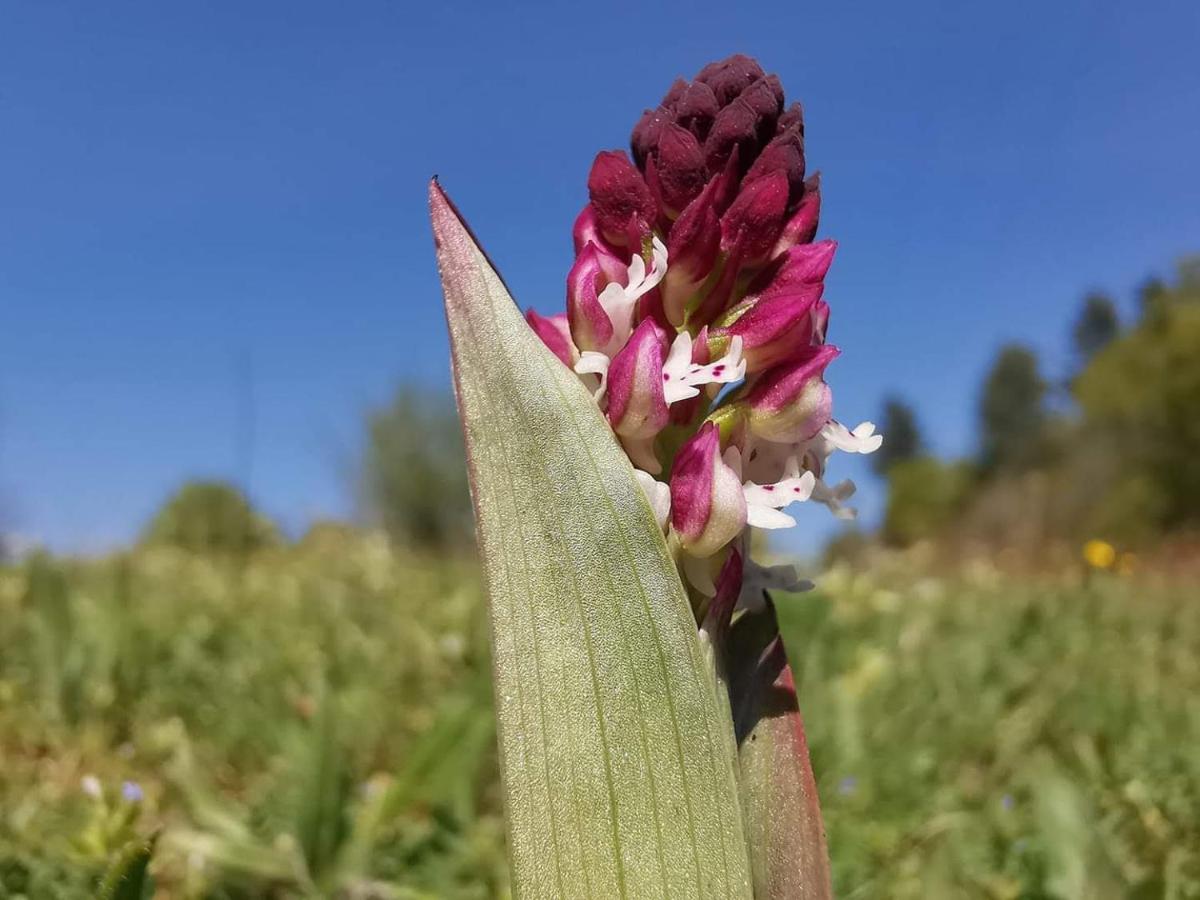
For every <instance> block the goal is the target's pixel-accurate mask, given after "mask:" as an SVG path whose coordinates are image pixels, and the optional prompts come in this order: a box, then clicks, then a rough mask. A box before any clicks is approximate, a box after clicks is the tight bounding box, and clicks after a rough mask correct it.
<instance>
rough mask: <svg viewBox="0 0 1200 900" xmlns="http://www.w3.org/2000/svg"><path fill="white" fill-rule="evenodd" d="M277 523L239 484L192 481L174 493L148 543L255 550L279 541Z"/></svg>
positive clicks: (147, 537) (159, 514)
mask: <svg viewBox="0 0 1200 900" xmlns="http://www.w3.org/2000/svg"><path fill="white" fill-rule="evenodd" d="M278 539H279V535H278V533H277V532H276V530H275V526H274V525H272V524H271V522H270V521H269V520H268V519H266V518H265V517H264V516H262V515H260V514H259V513H257V512H256V511H255V510H254V507H252V506H251V505H250V501H249V500H248V499H246V495H245V494H243V493H242V492H241V491H240V490H239V489H238V488H237V487H235V486H234V485H232V484H228V483H227V482H223V481H191V482H188V483H187V484H185V485H184V486H183V487H181V488H180V489H179V490H178V491H177V492H176V493H175V494H173V495H172V496H171V497H170V498H169V499H168V500H167V502H166V503H165V504H163V506H162V508H161V509H160V510H159V511H158V512H157V513H156V514H155V515H154V518H153V519H152V520H151V522H150V524H149V526H147V528H146V532H145V535H144V540H145V542H146V543H148V544H158V545H163V546H169V547H177V548H179V549H181V550H188V551H190V552H193V553H252V552H254V551H256V550H260V549H262V548H263V547H267V546H270V545H271V544H273V543H276V542H277V541H278Z"/></svg>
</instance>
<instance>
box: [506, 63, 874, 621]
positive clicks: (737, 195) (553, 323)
mask: <svg viewBox="0 0 1200 900" xmlns="http://www.w3.org/2000/svg"><path fill="white" fill-rule="evenodd" d="M630 149H631V151H632V154H631V155H626V154H625V153H624V152H621V151H604V152H602V153H600V154H598V155H597V157H596V159H595V162H594V163H593V165H592V169H591V172H590V173H589V175H588V195H589V200H588V204H587V205H586V206H585V207H584V209H583V211H582V212H581V213H580V214H579V216H578V218H577V219H576V220H575V224H574V228H573V231H572V237H573V241H574V247H575V254H576V256H575V262H574V265H573V266H572V267H571V270H570V273H569V274H568V276H567V304H566V306H567V308H566V312H565V313H560V314H558V315H554V316H543V315H540V314H538V313H536V312H530V313H529V315H528V321H529V324H530V327H531V328H533V329H534V331H536V332H537V334H538V335H539V336H540V337H541V338H542V341H543V342H544V343H545V344H546V346H547V347H548V348H549V349H550V350H551V352H553V354H554V355H555V356H556V357H557V358H558V359H559V360H561V361H562V362H563V364H564V365H566V366H568V367H570V368H571V369H573V370H574V371H575V372H576V373H577V374H578V375H579V377H580V379H581V380H582V381H583V383H584V384H585V386H586V387H587V389H588V390H589V391H591V393H592V395H593V397H594V398H595V402H596V404H597V405H598V406H599V409H600V411H601V412H602V413H603V415H604V416H605V418H606V420H607V421H608V423H609V425H610V427H611V428H612V432H613V436H614V438H615V439H616V440H617V441H619V442H620V445H621V446H622V448H623V449H624V451H625V453H626V455H627V456H628V457H629V459H630V461H631V462H632V463H633V465H634V467H635V471H636V476H637V479H638V482H639V483H640V484H641V486H642V488H643V490H644V491H645V493H646V497H647V500H648V502H649V504H650V508H651V509H652V510H653V512H654V515H655V519H656V521H657V522H658V523H659V525H660V527H661V528H663V530H664V531H665V532H666V533H667V536H668V538H669V540H670V542H671V545H672V546H673V547H674V548H675V549H676V550H677V552H678V554H679V560H680V566H681V568H682V569H683V570H684V571H685V574H686V576H687V580H688V582H689V583H690V584H691V585H692V587H693V589H694V590H697V591H698V592H699V593H700V594H702V595H704V596H711V594H712V592H713V591H714V590H715V589H716V588H715V581H714V579H715V576H716V573H717V572H718V571H722V572H728V571H733V570H731V569H726V568H725V567H724V566H725V562H724V561H725V560H726V559H727V557H728V555H729V552H731V551H729V550H728V548H730V547H731V546H733V545H735V544H737V545H738V546H741V545H742V544H741V543H739V541H740V540H741V538H742V536H743V535H745V534H746V530H747V528H748V527H755V528H762V529H768V530H773V529H780V528H787V527H790V526H792V525H795V524H796V516H797V515H799V513H798V512H797V509H799V508H800V507H799V506H798V504H801V503H805V502H807V501H811V502H812V503H816V504H821V505H824V506H826V507H828V508H829V510H830V511H831V512H832V513H833V514H834V515H835V516H837V517H841V518H845V517H849V516H852V515H853V510H852V509H850V508H849V507H848V506H846V501H847V500H848V499H849V497H850V496H851V494H852V493H853V491H854V486H853V483H851V482H848V481H846V482H841V483H838V484H834V485H832V486H831V485H830V483H828V482H827V481H826V480H825V479H826V467H827V464H828V460H829V457H830V456H831V454H833V453H834V452H836V451H842V452H846V453H871V452H873V451H874V450H876V449H878V447H879V445H880V443H881V441H882V437H881V436H880V435H878V434H876V433H875V428H874V425H872V424H871V423H870V422H864V423H862V424H861V425H858V426H856V427H855V428H853V429H850V428H847V427H846V426H845V425H842V424H841V423H840V422H838V421H837V420H835V419H834V418H833V414H832V413H833V392H832V390H831V388H830V386H829V385H828V384H827V383H826V381H825V370H826V368H827V367H828V365H829V363H830V362H832V361H833V360H834V359H835V358H836V357H837V356H838V354H839V353H840V351H839V350H838V348H836V347H834V346H832V345H830V344H827V343H826V332H827V330H828V327H829V310H830V307H829V303H828V302H827V300H826V298H825V277H826V274H827V273H828V271H829V269H830V266H831V265H832V263H833V258H834V255H835V253H836V250H837V244H836V242H834V241H832V240H829V239H824V240H819V241H818V240H816V236H817V230H818V225H819V216H820V210H821V194H820V178H819V175H817V174H809V173H808V172H806V164H805V154H804V121H803V115H802V113H801V110H800V107H799V105H797V104H793V105H791V106H787V105H786V104H785V102H784V95H783V89H782V87H781V86H780V84H779V81H778V79H776V78H775V77H774V76H770V75H767V74H765V73H764V72H763V70H762V68H761V67H760V66H759V65H758V64H757V63H756V62H755V61H754V60H752V59H750V58H748V57H745V56H734V57H730V58H729V59H727V60H724V61H722V62H720V63H714V64H712V65H710V66H706V67H705V68H704V70H702V71H701V73H700V74H699V75H698V76H697V77H696V78H695V79H694V80H693V81H691V82H686V81H679V82H676V84H675V85H673V86H672V88H671V90H670V91H669V92H668V93H667V96H666V97H664V98H663V101H662V103H661V104H660V105H659V106H658V107H657V108H655V109H652V110H647V111H646V113H645V114H644V115H643V116H642V118H641V120H640V121H639V122H638V123H637V125H636V127H635V128H634V129H633V134H632V137H631V140H630ZM664 473H669V475H664ZM742 552H743V554H744V550H743V551H742ZM744 562H745V564H744V566H742V565H739V566H738V567H737V569H736V571H737V572H738V576H739V578H742V579H743V580H744V587H743V591H742V596H743V598H745V597H753V595H755V594H756V593H757V594H761V593H762V592H763V591H765V590H792V589H795V586H796V585H799V584H800V582H799V581H798V580H797V579H796V578H795V576H794V572H791V570H790V569H789V570H788V572H791V574H788V573H787V572H783V571H782V570H780V571H776V570H775V569H770V570H768V569H763V568H762V567H761V566H758V565H757V564H755V563H754V562H753V560H750V559H749V558H748V557H746V558H745V561H744ZM743 570H744V575H743V574H742V573H743ZM764 572H767V573H769V574H767V575H763V574H762V573H764ZM724 577H729V576H728V575H726V576H724ZM740 602H741V601H739V603H740ZM760 602H761V601H760Z"/></svg>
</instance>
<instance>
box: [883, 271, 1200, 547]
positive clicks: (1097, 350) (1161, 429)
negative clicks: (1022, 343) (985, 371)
mask: <svg viewBox="0 0 1200 900" xmlns="http://www.w3.org/2000/svg"><path fill="white" fill-rule="evenodd" d="M1140 304H1141V316H1140V319H1139V321H1138V322H1137V323H1136V324H1135V325H1134V326H1133V327H1131V328H1129V329H1127V330H1125V331H1124V332H1121V331H1120V330H1119V325H1120V323H1119V319H1118V317H1117V315H1116V311H1115V308H1114V306H1113V303H1112V301H1111V300H1110V299H1108V298H1107V297H1104V296H1102V295H1091V296H1089V297H1087V298H1086V299H1085V301H1084V306H1083V311H1082V313H1081V315H1080V318H1079V320H1078V321H1077V323H1076V326H1075V329H1074V332H1073V341H1074V344H1075V347H1076V350H1077V351H1078V355H1079V359H1080V362H1081V363H1082V367H1081V368H1079V369H1077V370H1075V371H1073V372H1072V373H1071V377H1070V378H1064V379H1062V381H1063V382H1065V383H1069V384H1070V395H1069V396H1064V397H1063V398H1062V399H1063V400H1064V401H1066V402H1062V403H1058V404H1057V407H1058V411H1057V412H1055V413H1053V414H1051V413H1049V412H1048V411H1047V404H1046V403H1045V394H1046V386H1045V383H1044V381H1043V378H1042V376H1041V374H1040V373H1039V370H1038V363H1037V359H1036V357H1034V356H1033V354H1032V352H1031V351H1029V350H1027V349H1023V348H1019V347H1011V346H1010V347H1007V348H1005V349H1003V350H1002V351H1001V353H1000V355H999V356H998V358H997V360H996V363H995V365H994V366H993V368H992V370H991V372H990V374H989V375H988V378H987V381H986V383H985V384H984V387H983V391H982V397H981V403H980V429H981V434H980V446H981V448H982V450H981V454H980V458H979V460H978V463H977V475H978V477H976V478H974V479H971V478H966V477H965V474H964V473H965V470H963V469H961V468H957V467H955V466H953V465H950V464H947V465H945V466H941V467H940V468H939V467H938V466H937V465H932V464H929V463H925V464H922V465H917V466H912V467H908V468H906V467H904V466H897V467H896V468H895V469H894V470H891V471H889V476H888V482H889V499H888V511H887V518H886V522H885V525H884V529H883V534H884V536H885V537H886V538H887V539H888V540H889V541H891V542H892V543H898V544H906V543H911V542H913V541H916V540H920V539H925V538H933V539H937V540H940V541H941V542H942V543H943V544H944V545H945V546H946V547H947V548H948V549H950V548H952V547H955V546H957V547H960V548H961V547H962V546H965V545H970V544H976V545H980V546H986V547H989V548H991V550H992V552H994V553H999V552H1001V551H1014V552H1015V553H1016V554H1017V555H1019V556H1020V557H1021V558H1022V559H1023V560H1026V561H1029V562H1035V561H1037V560H1039V559H1044V558H1045V557H1046V555H1047V552H1048V551H1050V552H1052V553H1056V554H1057V553H1060V551H1061V549H1062V547H1063V546H1064V545H1070V546H1072V547H1078V546H1079V545H1080V544H1081V543H1082V542H1083V541H1086V540H1088V539H1090V538H1093V537H1102V538H1105V539H1108V540H1112V541H1116V542H1117V543H1119V544H1120V545H1121V546H1122V547H1126V548H1144V547H1148V546H1152V545H1154V544H1156V543H1157V542H1159V541H1161V540H1162V539H1164V538H1165V537H1167V536H1170V535H1185V534H1186V533H1188V532H1189V530H1194V529H1196V528H1198V527H1200V415H1198V414H1197V411H1198V410H1200V260H1196V259H1193V260H1186V261H1184V262H1183V263H1182V264H1181V265H1180V267H1179V271H1178V273H1177V276H1176V277H1175V279H1174V280H1173V281H1170V282H1168V281H1164V280H1160V279H1154V280H1152V281H1150V282H1147V283H1146V285H1144V286H1143V287H1142V288H1141V291H1140ZM885 433H886V432H885ZM884 446H885V447H886V446H887V440H885V442H884ZM947 471H955V472H959V473H960V474H964V477H963V478H962V480H961V481H958V482H956V485H957V486H958V487H961V488H962V490H963V493H962V494H961V495H959V494H956V493H955V492H954V491H949V493H947V490H948V488H947V482H946V479H945V478H944V474H945V472H947ZM948 496H954V497H956V499H957V502H956V503H953V504H947V503H945V502H944V501H945V500H946V499H947V497H948ZM937 511H942V512H943V513H946V514H945V515H938V514H937Z"/></svg>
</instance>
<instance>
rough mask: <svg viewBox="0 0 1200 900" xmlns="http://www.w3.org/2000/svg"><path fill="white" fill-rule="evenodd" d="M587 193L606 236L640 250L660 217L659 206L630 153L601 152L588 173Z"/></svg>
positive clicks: (617, 242) (613, 242)
mask: <svg viewBox="0 0 1200 900" xmlns="http://www.w3.org/2000/svg"><path fill="white" fill-rule="evenodd" d="M588 194H589V196H590V197H591V205H592V208H593V209H594V210H595V213H596V224H597V226H598V228H599V230H600V234H601V235H602V236H603V237H604V239H605V240H607V241H608V242H609V243H611V244H612V245H614V246H616V247H625V248H626V249H630V250H633V251H634V252H637V251H639V250H640V249H641V246H642V241H643V240H644V239H645V238H646V237H647V236H648V235H649V234H650V232H651V228H652V227H653V226H654V223H655V222H656V221H657V219H658V206H657V204H656V203H655V201H654V196H653V195H652V194H651V193H650V188H649V187H648V186H647V185H646V182H645V181H644V180H643V178H642V173H641V172H639V171H638V170H637V169H636V168H635V167H634V165H633V163H631V162H630V161H629V157H627V156H626V155H625V154H624V153H622V152H620V151H619V150H604V151H602V152H600V153H598V154H597V155H596V160H595V162H593V163H592V171H591V174H590V175H588Z"/></svg>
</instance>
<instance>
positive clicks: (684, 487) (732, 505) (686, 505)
mask: <svg viewBox="0 0 1200 900" xmlns="http://www.w3.org/2000/svg"><path fill="white" fill-rule="evenodd" d="M745 527H746V498H745V496H744V495H743V493H742V480H741V478H740V477H739V475H738V473H737V472H735V471H734V470H733V469H731V468H730V467H729V466H728V465H726V463H725V461H724V460H722V458H721V440H720V436H719V435H718V433H717V426H716V425H714V424H713V423H712V422H708V423H705V424H704V425H703V426H701V428H700V430H699V431H698V432H696V434H695V436H693V437H692V438H691V439H690V440H689V441H688V442H687V443H685V444H684V445H683V447H681V448H680V450H679V453H678V454H676V456H675V466H674V468H673V469H672V470H671V528H672V530H673V532H674V533H675V534H676V535H677V536H678V538H679V543H680V546H681V547H682V548H683V549H684V551H685V552H687V553H688V554H690V555H691V556H699V557H703V556H711V555H712V554H714V553H716V552H717V551H718V550H720V549H721V548H722V547H724V546H725V545H726V544H728V543H729V542H730V541H731V540H733V539H734V538H735V537H737V536H738V535H739V534H740V533H741V532H742V529H743V528H745Z"/></svg>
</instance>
